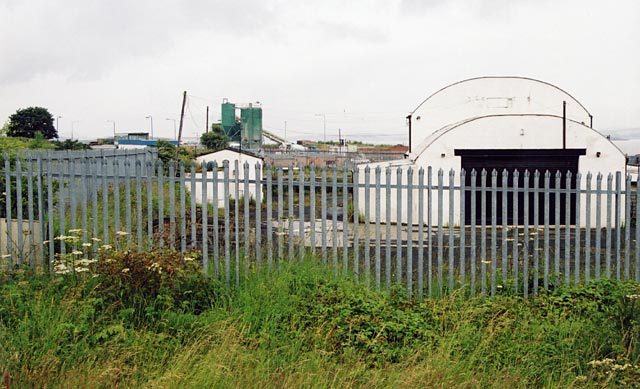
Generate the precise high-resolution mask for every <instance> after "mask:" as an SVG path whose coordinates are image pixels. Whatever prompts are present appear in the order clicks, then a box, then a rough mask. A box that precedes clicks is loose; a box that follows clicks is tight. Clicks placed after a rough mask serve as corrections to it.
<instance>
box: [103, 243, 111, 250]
mask: <svg viewBox="0 0 640 389" xmlns="http://www.w3.org/2000/svg"><path fill="white" fill-rule="evenodd" d="M100 248H101V249H103V250H111V249H112V248H113V247H112V246H111V245H110V244H103V245H102V246H100Z"/></svg>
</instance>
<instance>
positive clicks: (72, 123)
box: [71, 120, 80, 140]
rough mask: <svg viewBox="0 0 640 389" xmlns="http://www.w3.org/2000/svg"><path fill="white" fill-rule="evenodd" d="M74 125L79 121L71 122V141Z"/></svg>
mask: <svg viewBox="0 0 640 389" xmlns="http://www.w3.org/2000/svg"><path fill="white" fill-rule="evenodd" d="M76 123H80V120H74V121H72V122H71V140H73V127H74V125H75V124H76Z"/></svg>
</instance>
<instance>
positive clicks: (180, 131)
mask: <svg viewBox="0 0 640 389" xmlns="http://www.w3.org/2000/svg"><path fill="white" fill-rule="evenodd" d="M186 103H187V91H184V92H183V93H182V109H181V110H180V130H179V131H178V147H176V159H178V155H179V152H180V144H181V143H182V142H181V139H182V123H184V106H185V104H186Z"/></svg>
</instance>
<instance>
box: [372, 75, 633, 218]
mask: <svg viewBox="0 0 640 389" xmlns="http://www.w3.org/2000/svg"><path fill="white" fill-rule="evenodd" d="M409 123H410V124H409V125H410V140H411V148H410V151H409V153H408V155H407V158H406V159H404V160H397V161H388V162H383V163H378V164H373V165H369V166H370V167H371V168H372V169H373V168H375V167H378V166H379V167H381V168H383V169H385V168H387V167H391V168H393V170H397V168H402V169H403V170H406V169H407V168H409V167H411V168H412V169H413V170H414V171H415V172H416V174H415V175H414V180H413V183H414V184H417V179H418V175H417V171H418V170H419V169H420V168H424V169H425V171H426V170H427V168H428V167H431V168H432V171H433V175H432V179H433V184H434V185H437V179H438V176H437V174H438V171H439V170H440V169H442V170H443V172H444V177H443V178H444V180H443V181H444V184H445V185H447V186H448V185H449V172H450V171H452V170H453V171H454V172H455V181H454V182H453V185H455V186H460V184H461V183H460V171H461V169H464V170H465V171H466V172H467V175H466V177H465V179H466V182H465V184H466V185H470V179H471V174H469V173H470V172H471V171H472V170H476V171H477V172H480V171H482V170H483V169H485V170H486V171H488V172H489V177H488V179H487V181H486V183H487V185H491V175H490V172H492V171H493V170H494V169H495V170H496V171H498V173H499V177H501V174H502V172H503V171H504V170H505V169H506V170H507V171H508V172H509V173H510V175H509V177H510V178H509V185H510V186H511V185H512V178H511V175H512V173H513V172H514V171H516V170H517V171H518V172H519V173H520V174H521V175H522V174H523V173H524V171H525V170H528V171H529V172H532V173H533V172H534V171H536V170H538V171H540V172H543V173H544V172H545V171H550V172H551V173H552V174H554V175H555V173H556V172H557V171H561V173H562V174H563V181H564V175H565V174H566V173H567V171H570V172H571V173H572V174H573V175H574V176H575V174H577V173H583V174H586V173H588V172H591V173H592V174H594V175H595V174H598V173H602V174H603V175H605V177H606V176H607V175H608V174H609V173H613V174H615V173H616V172H621V173H622V175H623V177H624V173H625V162H626V159H625V155H624V154H623V153H622V152H621V151H620V149H618V148H617V147H616V146H615V145H614V144H613V143H612V142H611V141H610V140H609V139H607V138H606V137H605V136H603V135H602V134H600V133H599V132H597V131H596V130H594V129H593V128H591V123H592V116H591V114H590V113H589V112H588V111H587V110H586V109H585V108H584V107H583V106H582V104H580V103H579V102H578V101H577V100H576V99H575V98H574V97H572V96H571V95H570V94H568V93H566V92H564V91H563V90H562V89H560V88H558V87H556V86H553V85H551V84H548V83H545V82H542V81H538V80H533V79H530V78H523V77H482V78H473V79H470V80H466V81H461V82H458V83H455V84H452V85H449V86H447V87H445V88H443V89H441V90H439V91H438V92H436V93H434V94H433V95H431V96H430V97H429V98H427V99H426V100H425V101H424V102H422V103H421V104H420V105H419V106H418V107H417V108H416V109H415V110H414V111H413V112H412V113H411V115H409ZM404 174H405V175H404V178H403V181H406V173H404ZM363 176H364V175H361V176H360V177H361V178H360V180H361V181H362V180H363V179H362V177H363ZM383 176H384V174H383ZM554 179H555V177H554ZM554 179H553V180H554ZM391 180H392V181H391V183H392V184H395V182H396V180H397V179H396V173H395V172H394V173H393V174H392V175H391ZM499 180H500V178H499ZM521 180H522V178H521ZM585 181H586V180H584V179H583V180H582V181H581V186H582V188H583V189H584V188H585V185H586V182H585ZM605 183H606V179H605ZM476 184H478V186H480V185H479V178H478V181H476ZM563 184H564V183H563ZM541 185H542V182H541ZM573 185H575V183H574V184H573ZM594 187H595V179H594ZM623 188H624V182H623ZM403 191H404V192H405V193H401V195H402V198H403V199H405V201H406V198H407V196H406V189H404V190H403ZM360 196H361V198H363V196H364V190H360ZM435 197H436V196H433V198H432V199H431V201H432V204H433V207H434V208H433V209H434V210H437V209H438V207H441V208H442V211H443V213H444V215H448V214H449V207H450V206H451V207H453V213H454V219H455V220H460V197H459V192H458V191H456V192H455V196H454V199H453V204H450V203H449V198H448V197H449V194H448V193H445V196H444V197H445V198H443V201H442V204H438V199H437V198H435ZM583 197H584V195H583ZM417 198H418V197H417V192H414V193H413V199H417ZM396 199H397V192H396V191H395V190H393V193H392V195H391V199H390V200H391V201H390V203H391V205H390V207H391V219H390V220H389V221H390V222H402V223H406V222H407V212H406V208H407V206H411V207H412V214H413V215H414V218H413V220H414V221H415V220H417V215H418V204H417V201H413V204H410V205H407V204H402V207H401V212H400V219H401V220H398V218H399V217H398V215H397V212H396V210H397V200H396ZM381 203H382V208H383V211H382V215H383V218H384V215H385V214H386V209H385V205H386V198H384V193H383V194H382V198H381ZM359 204H364V201H362V200H361V201H360V202H359ZM582 204H584V201H583V202H582ZM360 208H361V211H364V209H362V208H363V205H361V206H360ZM623 209H624V208H623ZM370 211H371V209H370ZM584 211H585V210H584V208H583V209H582V210H581V215H582V216H583V217H581V218H580V220H581V224H583V223H584V222H585V217H584ZM425 212H426V207H425ZM509 212H510V211H509ZM465 214H467V216H470V212H469V208H467V209H466V212H465ZM591 216H592V219H593V220H595V212H591ZM509 218H510V220H511V219H512V217H511V216H510V217H509ZM425 220H426V217H425ZM447 220H448V218H447ZM592 225H593V224H592Z"/></svg>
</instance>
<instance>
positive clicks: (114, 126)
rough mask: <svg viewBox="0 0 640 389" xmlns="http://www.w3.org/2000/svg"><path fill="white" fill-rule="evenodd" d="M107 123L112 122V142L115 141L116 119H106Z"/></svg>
mask: <svg viewBox="0 0 640 389" xmlns="http://www.w3.org/2000/svg"><path fill="white" fill-rule="evenodd" d="M107 123H113V143H116V121H115V120H107Z"/></svg>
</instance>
